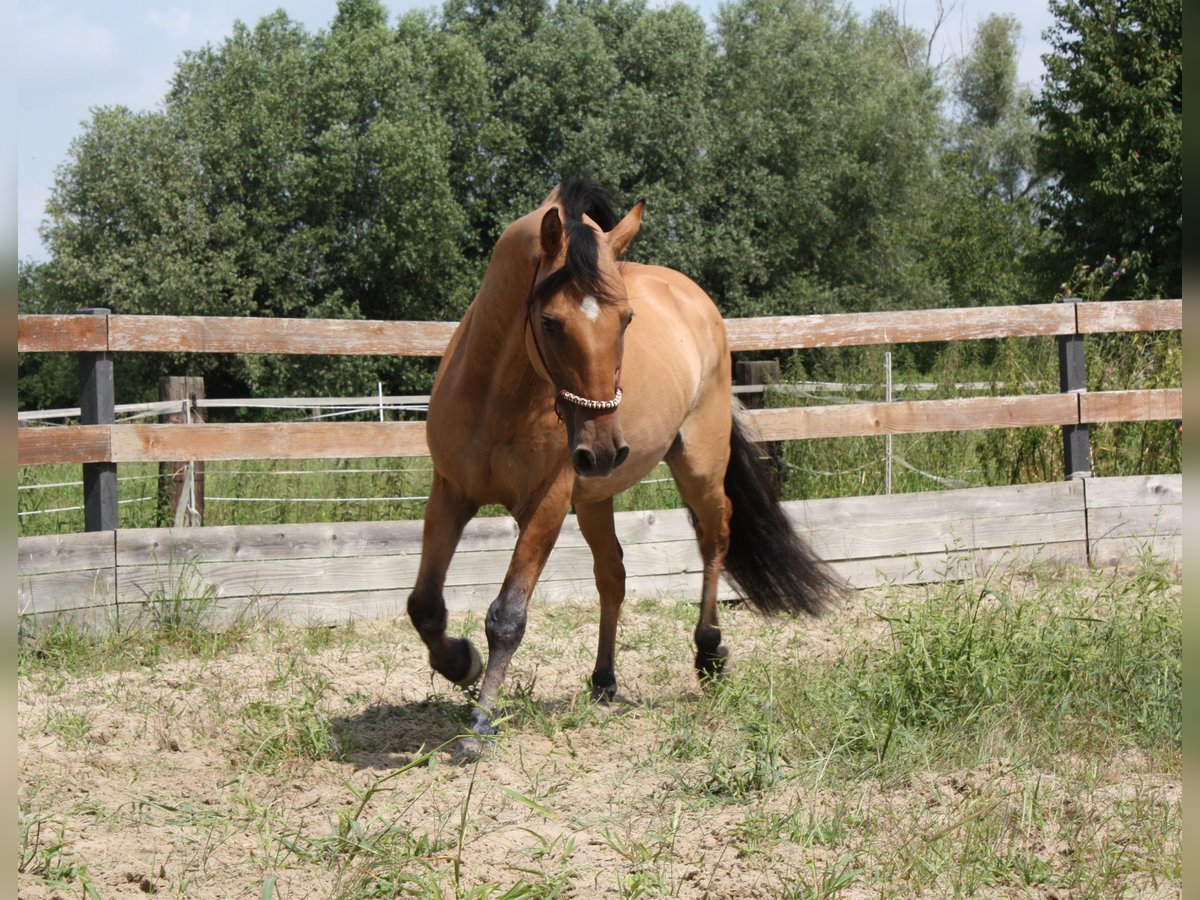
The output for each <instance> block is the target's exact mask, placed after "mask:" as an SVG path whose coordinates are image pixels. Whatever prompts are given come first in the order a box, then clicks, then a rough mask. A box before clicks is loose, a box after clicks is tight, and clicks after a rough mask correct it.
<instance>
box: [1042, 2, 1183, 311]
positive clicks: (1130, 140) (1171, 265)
mask: <svg viewBox="0 0 1200 900" xmlns="http://www.w3.org/2000/svg"><path fill="white" fill-rule="evenodd" d="M1050 10H1051V12H1053V13H1054V15H1055V18H1056V22H1055V24H1054V25H1053V26H1052V27H1051V29H1050V31H1049V42H1050V47H1051V52H1050V53H1049V54H1047V55H1046V56H1044V57H1043V59H1044V61H1045V63H1046V76H1045V80H1044V84H1043V89H1042V93H1041V96H1040V97H1038V98H1036V99H1035V100H1034V101H1033V104H1032V106H1033V110H1034V112H1035V114H1036V115H1037V116H1038V118H1039V120H1040V122H1041V126H1042V129H1041V133H1040V136H1039V139H1038V151H1039V157H1040V161H1041V165H1042V166H1043V167H1044V168H1045V169H1046V170H1047V171H1049V172H1051V173H1053V174H1054V176H1055V177H1056V181H1055V183H1054V185H1053V187H1052V188H1051V189H1050V190H1049V191H1048V192H1047V196H1046V213H1047V215H1048V216H1049V217H1050V219H1051V220H1052V222H1053V226H1054V228H1055V230H1056V232H1057V233H1058V235H1059V237H1060V241H1061V243H1060V244H1059V245H1058V246H1057V247H1056V248H1055V252H1054V253H1053V254H1052V255H1051V256H1050V259H1049V265H1050V266H1051V267H1052V270H1053V271H1056V272H1057V273H1059V274H1058V277H1059V278H1061V277H1062V274H1061V273H1063V272H1064V271H1070V269H1071V267H1072V266H1073V265H1075V264H1078V263H1087V264H1090V265H1095V264H1098V263H1099V261H1100V260H1102V259H1104V258H1105V256H1107V255H1109V254H1111V255H1114V256H1130V255H1131V254H1134V253H1136V254H1139V256H1138V257H1136V260H1137V265H1138V269H1139V271H1140V272H1141V273H1142V274H1143V275H1144V277H1145V279H1146V288H1147V290H1148V292H1149V294H1150V296H1159V297H1179V296H1181V291H1182V258H1183V257H1182V253H1183V246H1182V240H1183V3H1182V2H1181V0H1052V2H1051V3H1050ZM1131 258H1132V257H1131ZM1133 283H1134V282H1133V281H1132V280H1130V281H1129V282H1127V283H1126V284H1128V285H1132V284H1133ZM1116 296H1131V295H1130V294H1128V293H1126V292H1125V291H1124V290H1120V291H1118V293H1117V295H1116ZM1135 296H1136V295H1135Z"/></svg>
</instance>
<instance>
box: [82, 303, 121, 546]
mask: <svg viewBox="0 0 1200 900" xmlns="http://www.w3.org/2000/svg"><path fill="white" fill-rule="evenodd" d="M79 314H80V315H82V316H107V315H109V310H107V309H101V308H96V309H81V310H79ZM115 421H116V409H115V404H114V389H113V364H112V355H111V354H110V353H108V352H107V351H88V352H86V353H80V354H79V423H80V424H81V425H112V424H113V423H114V422H115ZM119 519H120V516H119V507H118V506H117V464H116V463H111V462H98V463H84V464H83V527H84V529H85V530H86V531H114V530H115V529H116V528H117V526H118V524H119Z"/></svg>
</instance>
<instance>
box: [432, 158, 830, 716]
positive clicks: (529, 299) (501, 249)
mask: <svg viewBox="0 0 1200 900" xmlns="http://www.w3.org/2000/svg"><path fill="white" fill-rule="evenodd" d="M642 210H643V203H638V204H637V205H636V206H634V207H633V209H632V210H631V211H630V212H629V213H628V214H627V215H626V216H625V217H624V218H623V219H621V220H620V221H616V216H615V215H614V213H613V211H612V208H611V205H610V203H609V200H608V198H607V195H606V194H605V193H604V192H603V191H602V190H600V189H599V188H597V187H596V186H595V185H593V184H591V183H589V182H587V181H584V180H582V179H568V180H566V181H564V182H563V183H562V184H560V185H559V186H558V187H556V188H555V189H554V190H553V191H552V192H551V193H550V195H549V196H548V197H547V198H546V199H545V200H544V201H543V202H542V205H541V206H540V207H539V208H538V209H536V210H534V211H533V212H531V213H529V214H527V215H525V216H524V217H522V218H520V219H518V220H517V221H516V222H514V223H512V224H511V225H510V226H509V227H508V228H507V229H506V230H505V231H504V233H503V234H502V235H501V236H500V239H499V240H498V241H497V243H496V247H495V249H494V251H493V253H492V258H491V261H490V263H489V265H488V268H487V271H486V273H485V274H484V277H483V284H482V285H481V287H480V289H479V293H478V294H477V295H476V296H475V299H474V301H473V302H472V303H471V306H470V308H469V309H468V310H467V312H466V315H465V316H463V319H462V322H461V323H460V324H459V326H458V329H457V331H456V332H455V334H454V336H453V337H452V338H451V340H450V344H449V346H448V348H447V350H446V353H445V355H444V357H443V358H442V362H441V366H440V368H439V369H438V373H437V377H436V379H435V381H434V386H433V393H432V396H431V398H430V401H429V418H428V424H427V434H428V441H429V449H430V453H431V454H432V457H433V464H434V476H433V486H432V490H431V492H430V498H429V503H428V507H427V509H426V512H425V525H424V537H423V545H422V551H421V564H420V571H419V573H418V576H417V582H416V586H415V588H414V590H413V592H412V594H411V596H410V597H409V599H408V613H409V616H410V617H411V619H412V622H413V625H414V626H415V627H416V629H417V631H418V633H419V634H420V635H421V639H422V640H423V641H424V642H425V644H426V646H427V647H428V648H429V662H430V665H431V666H432V667H433V668H434V669H435V670H436V671H438V672H439V673H441V674H442V675H443V676H445V677H446V678H447V679H449V680H450V681H452V682H454V683H455V684H457V685H461V686H463V687H467V686H470V685H473V684H474V683H475V682H476V681H477V680H478V679H479V677H480V674H481V673H482V675H483V683H482V685H481V686H480V688H479V696H478V702H477V705H476V707H475V708H474V710H473V712H472V716H471V728H472V730H473V731H474V732H475V733H476V734H479V735H486V734H492V733H494V726H493V725H492V723H491V715H492V713H493V710H494V709H495V705H496V701H497V696H498V693H499V690H500V685H501V683H502V681H503V680H504V674H505V671H506V670H507V668H508V664H509V661H510V660H511V659H512V656H513V653H514V652H515V651H516V649H517V646H518V645H519V644H520V643H521V639H522V637H523V636H524V634H525V623H526V610H527V607H528V605H529V599H530V596H531V595H532V593H533V589H534V585H535V584H536V583H537V580H538V576H539V575H540V574H541V572H542V568H543V566H544V565H545V563H546V559H547V557H548V556H549V555H550V550H551V548H552V547H553V546H554V543H555V540H556V539H557V537H558V533H559V529H560V528H561V527H562V523H563V520H564V519H565V517H566V515H567V512H568V511H569V509H570V507H571V505H572V504H574V505H575V510H576V514H577V516H578V521H579V529H580V531H581V532H582V534H583V536H584V539H585V540H586V541H587V544H588V546H589V548H590V549H591V552H592V557H593V560H594V572H595V578H596V587H597V589H598V592H599V595H600V641H599V647H598V649H597V651H596V665H595V669H594V671H593V672H592V678H591V684H592V696H593V697H594V698H595V699H597V700H605V699H609V698H611V697H612V696H613V695H614V693H615V692H616V689H617V680H616V675H615V668H614V660H613V649H614V643H615V640H616V633H617V619H618V616H619V614H620V610H621V603H622V601H623V599H624V596H625V568H624V566H623V564H622V562H621V556H622V554H621V545H620V543H619V542H618V540H617V535H616V532H615V528H614V524H613V496H614V495H615V494H617V493H619V492H621V491H623V490H625V489H626V488H628V487H631V486H632V485H635V484H637V483H638V482H639V481H640V480H641V479H642V478H643V477H644V476H645V475H646V474H647V473H648V472H650V470H651V469H652V468H653V467H654V466H655V465H656V464H657V463H659V462H660V461H662V460H665V461H666V462H667V465H668V466H669V467H670V470H671V474H672V476H673V477H674V479H675V483H676V485H678V488H679V493H680V495H681V496H682V498H683V500H684V502H685V503H686V504H687V506H688V508H689V509H690V511H691V514H692V518H693V522H694V524H695V528H696V535H697V538H698V541H699V545H700V553H701V557H702V559H703V564H704V574H703V579H702V582H701V585H700V612H699V622H698V623H697V625H696V630H695V642H696V661H695V666H696V670H697V673H698V674H699V676H700V677H701V678H702V679H703V678H709V677H714V676H717V675H719V674H720V672H721V670H722V668H723V666H724V663H725V659H726V656H727V650H726V648H725V647H724V645H723V644H722V643H721V632H720V629H719V628H718V625H717V588H718V580H719V578H720V576H721V572H722V569H724V570H725V572H726V574H727V575H728V576H729V578H730V580H731V582H732V583H733V585H734V587H735V588H736V589H737V590H738V592H739V593H740V594H742V595H743V596H744V597H745V599H746V600H747V601H748V602H749V603H750V604H751V605H752V606H753V607H755V608H756V609H758V610H760V611H762V612H764V613H775V612H783V611H795V612H806V613H813V614H816V613H818V612H820V611H821V610H822V609H823V608H824V607H825V606H826V605H827V603H828V601H829V600H830V599H831V598H832V597H833V596H834V595H835V594H836V593H837V591H838V589H839V588H838V582H837V580H836V579H835V578H834V577H833V576H832V575H831V574H830V572H829V570H828V569H827V568H826V567H825V566H824V564H823V563H821V561H820V560H818V559H817V558H816V556H815V555H814V554H813V553H812V551H811V550H810V548H809V547H808V546H807V545H806V544H805V543H804V541H803V540H802V539H800V538H799V537H798V536H797V535H796V534H795V532H794V531H793V530H792V528H791V525H790V524H789V522H788V519H787V517H786V515H785V514H784V512H783V510H782V509H781V508H780V506H779V503H778V496H777V494H776V491H775V487H774V483H773V481H772V479H771V476H770V475H769V473H768V471H767V470H766V469H765V467H764V465H763V463H762V462H761V460H760V459H759V453H758V451H757V449H756V447H755V446H754V444H753V443H752V442H751V441H750V439H749V438H748V437H747V435H746V433H745V431H744V429H743V426H742V425H741V424H740V423H739V421H738V415H737V410H736V409H735V408H734V405H733V401H732V394H731V382H730V366H731V361H730V354H729V346H728V343H727V340H726V335H725V328H724V324H723V322H722V320H721V315H720V313H719V312H718V311H717V308H716V306H715V305H714V304H713V302H712V300H710V299H709V297H708V296H707V295H706V294H705V293H704V291H702V290H701V289H700V288H699V287H698V286H697V285H696V284H695V283H694V282H692V281H691V280H690V279H688V278H687V277H685V276H684V275H681V274H680V273H678V272H675V271H672V270H671V269H666V268H662V267H658V266H647V265H638V264H634V263H627V262H618V260H619V259H620V257H621V254H622V253H623V252H624V251H625V249H626V247H628V246H629V242H630V241H631V240H633V237H634V235H636V234H637V232H638V229H639V227H640V226H641V221H642ZM490 503H499V504H503V505H504V506H505V507H507V508H508V509H509V510H510V511H511V513H512V515H513V516H514V518H515V519H516V521H517V524H518V526H519V536H518V538H517V543H516V548H515V550H514V552H513V556H512V561H511V562H510V564H509V567H508V572H507V574H506V576H505V579H504V582H503V586H502V587H501V589H500V593H499V596H497V597H496V599H495V600H494V601H493V603H492V604H491V607H490V608H489V610H488V613H487V629H486V630H487V642H488V659H487V668H486V670H485V669H484V666H483V663H482V660H481V658H480V655H479V652H478V651H477V650H476V649H475V647H474V646H473V645H472V644H471V643H470V642H469V641H468V640H466V639H464V638H455V637H450V636H449V635H447V634H446V605H445V601H444V598H443V588H444V585H445V580H446V570H447V568H448V567H449V565H450V559H451V557H452V556H453V554H454V550H455V546H456V545H457V543H458V540H459V538H460V536H461V535H462V531H463V528H464V527H465V526H466V524H467V522H468V521H469V520H470V519H471V517H472V516H473V515H474V514H475V512H476V510H478V509H479V507H480V506H482V505H484V504H490Z"/></svg>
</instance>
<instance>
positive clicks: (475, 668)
mask: <svg viewBox="0 0 1200 900" xmlns="http://www.w3.org/2000/svg"><path fill="white" fill-rule="evenodd" d="M473 515H475V506H474V504H472V503H469V502H468V501H466V500H465V499H464V498H462V497H460V496H458V494H457V493H456V492H455V491H454V490H453V488H451V487H450V485H449V484H447V483H446V480H445V479H444V478H442V476H441V475H439V474H437V473H436V472H435V473H434V476H433V486H432V488H431V489H430V492H429V502H428V504H427V505H426V507H425V530H424V535H423V537H422V540H421V566H420V569H419V570H418V572H417V583H416V585H415V586H414V588H413V591H412V593H411V594H410V595H409V597H408V616H409V618H410V619H411V620H412V623H413V626H414V627H415V628H416V629H417V633H418V634H419V635H420V636H421V640H422V641H424V642H425V646H426V647H428V648H429V665H430V666H432V667H433V669H434V670H435V671H436V672H438V673H439V674H441V675H443V676H444V677H446V678H447V679H448V680H450V681H452V682H454V683H455V684H457V685H459V686H461V687H468V686H470V685H472V684H474V683H475V682H476V681H478V680H479V674H480V672H482V671H483V662H482V660H481V659H480V657H479V651H478V650H476V649H475V647H474V646H472V644H471V642H470V641H468V640H467V639H466V638H451V637H447V636H446V600H445V597H444V595H443V593H442V592H443V589H444V587H445V584H446V570H447V569H448V568H449V567H450V559H451V557H453V556H454V550H455V548H456V547H457V546H458V539H459V538H460V537H462V532H463V529H464V528H465V527H466V525H467V522H469V521H470V520H471V517H472V516H473Z"/></svg>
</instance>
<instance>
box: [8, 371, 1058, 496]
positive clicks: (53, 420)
mask: <svg viewBox="0 0 1200 900" xmlns="http://www.w3.org/2000/svg"><path fill="white" fill-rule="evenodd" d="M885 375H886V381H885V384H884V385H880V384H877V383H871V382H836V381H825V382H821V381H801V382H773V383H770V384H758V385H735V386H734V388H733V390H734V393H735V394H740V395H746V394H766V393H773V394H780V395H785V396H788V397H790V398H792V399H800V400H818V401H820V402H822V403H827V404H843V403H844V404H853V403H866V402H871V401H870V400H866V399H863V398H862V397H861V396H855V395H856V394H862V393H874V392H878V391H879V390H880V389H881V387H882V388H883V389H884V390H885V391H886V393H887V395H888V400H889V401H890V400H892V399H894V398H895V397H896V396H897V395H900V394H903V393H905V392H909V393H931V392H936V391H939V390H941V389H942V388H943V387H950V385H942V384H939V383H936V382H914V383H901V384H891V371H890V366H889V367H888V368H887V371H886V373H885ZM952 387H953V389H954V390H955V391H956V392H970V391H985V390H996V389H1003V388H1007V387H1009V385H1006V384H1001V383H996V382H955V383H954V384H953V386H952ZM1022 387H1024V388H1027V389H1028V388H1034V389H1036V388H1041V387H1044V385H1043V384H1042V383H1041V382H1036V381H1026V382H1023V383H1022ZM428 408H429V397H428V396H427V395H385V394H384V393H383V385H382V384H380V385H379V390H378V392H377V394H376V395H375V396H359V397H286V398H278V397H276V398H212V399H206V398H199V397H197V398H191V399H184V400H159V401H153V402H148V403H130V404H120V405H118V406H117V407H116V414H117V421H119V422H136V421H138V420H142V419H148V418H161V417H163V416H166V415H172V414H180V413H182V414H183V415H184V416H185V417H186V418H188V419H189V420H190V418H191V415H192V411H193V410H204V409H209V410H213V409H228V410H250V409H261V410H294V411H297V412H303V413H304V415H302V416H301V417H300V419H301V420H302V421H321V420H326V419H333V418H344V417H349V416H356V415H358V416H363V415H369V416H371V417H372V418H378V419H379V420H380V421H383V420H384V418H385V416H386V415H387V414H388V413H392V414H399V413H402V414H404V415H405V416H411V415H422V414H424V413H427V412H428ZM79 414H80V410H79V409H78V408H62V409H48V410H32V411H22V412H18V422H19V424H32V423H37V424H38V427H55V426H57V425H62V424H66V423H68V422H69V421H70V420H71V419H75V418H78V416H79ZM776 462H777V464H779V465H780V466H781V469H783V470H786V471H791V472H800V473H803V474H806V475H810V476H818V477H828V478H839V477H845V476H848V475H853V474H856V473H861V472H865V471H867V470H869V469H874V468H876V467H878V466H884V467H885V468H886V471H887V473H888V476H889V477H888V478H887V479H886V480H887V482H888V485H887V487H888V492H890V487H891V485H890V482H891V479H890V470H891V466H892V465H893V464H896V465H899V466H901V467H902V468H904V469H906V470H908V471H910V472H912V473H913V474H915V475H917V476H918V477H920V478H923V479H927V480H929V481H930V482H932V483H935V484H938V485H940V486H942V487H947V488H965V487H970V486H972V485H971V483H970V482H968V481H965V480H963V479H961V478H955V477H948V476H944V475H938V474H935V473H933V472H929V471H926V470H924V469H922V468H920V467H918V466H915V465H913V464H912V463H910V462H909V461H908V460H906V459H904V458H903V457H902V456H900V455H898V454H897V453H895V452H894V450H893V448H892V447H891V441H890V440H888V441H887V442H886V445H885V452H884V453H883V454H881V455H879V456H877V457H875V458H871V459H868V460H866V461H864V462H862V463H861V464H860V465H855V466H850V467H845V468H840V469H828V470H827V469H820V468H813V467H808V466H801V465H797V464H795V463H792V462H789V461H786V460H783V459H777V460H776ZM432 471H433V467H432V466H429V465H425V466H420V465H418V466H411V467H409V466H405V467H395V466H373V467H350V468H340V467H339V468H333V467H323V468H312V469H296V468H288V469H270V468H261V467H255V468H250V467H238V466H221V467H219V468H214V467H212V466H209V467H208V468H207V471H206V473H205V479H206V481H207V482H208V483H209V484H210V485H212V484H213V482H214V481H220V482H223V483H230V482H231V481H232V482H233V483H236V482H237V481H238V480H239V479H240V480H254V479H259V478H263V477H266V478H269V479H273V478H297V479H303V478H317V477H320V478H326V477H330V476H337V477H349V476H399V477H400V478H402V479H403V478H409V477H413V476H416V477H418V478H421V477H423V476H427V475H429V474H431V473H432ZM656 471H657V470H656ZM654 476H655V473H653V472H652V473H651V476H650V477H647V478H646V479H644V480H643V481H642V482H640V484H641V485H648V486H649V485H659V484H667V483H670V482H671V481H672V479H671V478H669V477H654ZM174 478H175V474H174V473H171V472H159V473H157V474H127V475H122V476H120V477H119V478H118V479H117V480H118V482H120V483H131V482H157V483H158V485H159V487H156V488H155V489H153V490H150V491H146V492H143V494H142V496H140V497H131V498H126V499H122V500H120V501H119V504H120V505H122V506H128V505H132V504H142V503H157V502H159V500H160V497H159V493H160V487H161V486H165V485H166V484H167V483H168V482H170V481H172V480H173V479H174ZM82 487H83V481H82V480H69V481H55V482H47V483H40V484H19V485H18V486H17V490H18V491H19V492H22V493H24V494H25V495H26V496H34V495H31V494H29V493H28V492H37V491H47V490H59V491H75V490H81V489H82ZM203 499H204V502H205V503H206V504H211V503H223V504H277V505H279V504H356V505H368V504H375V505H378V504H387V503H424V502H426V501H428V499H429V497H428V494H427V493H421V492H412V493H404V492H402V493H383V494H379V495H354V496H351V495H345V496H343V495H337V496H323V497H321V496H282V495H280V492H272V493H271V495H259V496H246V495H240V496H233V495H225V494H212V493H208V494H206V495H205V496H204V498H203ZM83 509H84V506H83V504H82V503H79V504H72V505H60V506H54V507H47V508H33V509H24V510H18V512H17V516H18V519H26V518H30V517H35V516H46V515H61V514H68V513H77V512H81V511H82V510H83Z"/></svg>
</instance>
